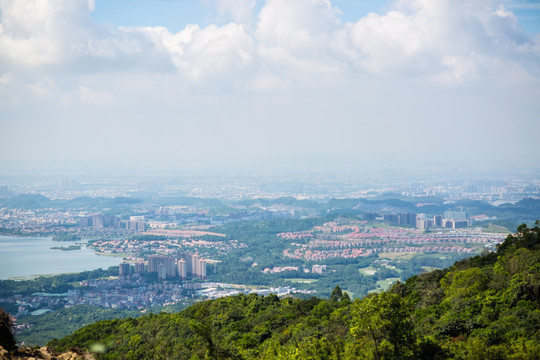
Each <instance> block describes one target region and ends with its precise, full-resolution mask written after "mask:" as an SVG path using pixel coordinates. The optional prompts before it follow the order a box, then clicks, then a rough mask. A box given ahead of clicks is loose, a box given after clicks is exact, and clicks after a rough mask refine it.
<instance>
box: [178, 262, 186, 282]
mask: <svg viewBox="0 0 540 360" xmlns="http://www.w3.org/2000/svg"><path fill="white" fill-rule="evenodd" d="M178 276H179V277H180V278H181V279H182V280H184V279H186V278H187V269H186V260H185V259H180V260H178Z"/></svg>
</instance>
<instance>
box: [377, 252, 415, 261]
mask: <svg viewBox="0 0 540 360" xmlns="http://www.w3.org/2000/svg"><path fill="white" fill-rule="evenodd" d="M415 255H418V254H417V253H413V252H410V253H402V252H388V253H379V258H381V259H392V260H393V259H400V260H409V259H412V258H413V257H414V256H415Z"/></svg>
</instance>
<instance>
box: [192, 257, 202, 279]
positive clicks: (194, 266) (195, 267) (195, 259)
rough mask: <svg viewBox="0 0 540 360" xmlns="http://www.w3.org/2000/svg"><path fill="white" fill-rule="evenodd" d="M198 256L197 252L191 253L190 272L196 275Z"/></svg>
mask: <svg viewBox="0 0 540 360" xmlns="http://www.w3.org/2000/svg"><path fill="white" fill-rule="evenodd" d="M199 259H200V256H199V255H198V254H195V255H191V274H193V275H195V276H197V275H198V271H197V266H198V265H199Z"/></svg>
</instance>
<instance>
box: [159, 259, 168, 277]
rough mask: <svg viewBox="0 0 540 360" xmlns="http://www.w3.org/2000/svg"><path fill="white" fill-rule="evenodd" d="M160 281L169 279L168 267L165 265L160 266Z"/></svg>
mask: <svg viewBox="0 0 540 360" xmlns="http://www.w3.org/2000/svg"><path fill="white" fill-rule="evenodd" d="M157 273H158V279H160V280H165V279H166V278H167V266H166V265H165V264H164V263H161V264H159V265H158V271H157Z"/></svg>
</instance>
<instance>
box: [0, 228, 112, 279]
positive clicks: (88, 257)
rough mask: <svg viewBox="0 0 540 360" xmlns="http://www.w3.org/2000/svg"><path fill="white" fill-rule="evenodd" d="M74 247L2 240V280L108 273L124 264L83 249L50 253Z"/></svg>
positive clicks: (43, 240) (37, 239)
mask: <svg viewBox="0 0 540 360" xmlns="http://www.w3.org/2000/svg"><path fill="white" fill-rule="evenodd" d="M77 243H78V244H81V243H84V241H77ZM74 244H75V243H74V242H61V241H52V239H51V238H48V237H16V236H0V258H1V261H0V279H8V278H15V277H16V278H19V277H32V276H35V275H48V274H62V273H74V272H81V271H85V270H95V269H98V268H102V269H107V268H109V267H110V266H117V265H118V264H120V263H121V262H122V259H121V258H119V257H112V256H99V255H96V254H95V253H94V252H93V251H92V250H91V249H87V248H86V247H85V246H84V245H81V250H71V251H62V250H53V249H51V247H54V246H57V247H60V246H69V245H74Z"/></svg>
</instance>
